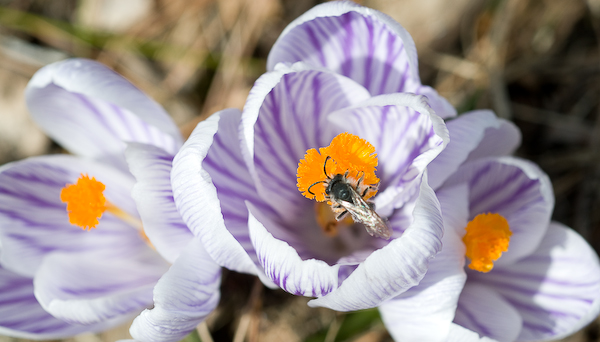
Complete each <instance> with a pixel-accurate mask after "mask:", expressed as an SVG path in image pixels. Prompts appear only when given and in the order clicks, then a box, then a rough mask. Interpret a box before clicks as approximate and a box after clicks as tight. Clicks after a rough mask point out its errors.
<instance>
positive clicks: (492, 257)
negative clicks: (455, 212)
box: [463, 213, 512, 273]
mask: <svg viewBox="0 0 600 342" xmlns="http://www.w3.org/2000/svg"><path fill="white" fill-rule="evenodd" d="M465 229H466V231H467V233H466V234H465V236H464V237H463V242H464V243H465V246H466V247H467V252H466V256H467V258H469V259H470V260H471V264H469V268H470V269H472V270H476V271H479V272H483V273H487V272H489V271H491V270H492V268H493V267H494V261H496V260H498V259H499V258H500V256H502V252H506V251H507V250H508V244H509V242H510V237H511V235H512V232H511V231H510V229H509V226H508V221H507V220H506V219H505V218H504V217H503V216H502V215H500V214H492V213H487V214H479V215H477V216H475V218H474V219H473V220H472V221H470V222H469V223H468V224H467V227H466V228H465Z"/></svg>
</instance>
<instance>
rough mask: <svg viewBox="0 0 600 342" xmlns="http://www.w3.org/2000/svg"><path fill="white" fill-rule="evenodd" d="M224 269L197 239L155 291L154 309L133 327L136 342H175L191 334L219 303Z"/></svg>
mask: <svg viewBox="0 0 600 342" xmlns="http://www.w3.org/2000/svg"><path fill="white" fill-rule="evenodd" d="M220 283H221V268H220V267H219V266H218V265H217V264H215V263H214V261H212V259H211V258H210V256H209V255H208V253H206V251H205V250H204V248H203V247H202V243H201V242H200V241H199V240H198V238H196V239H194V240H192V241H191V242H190V244H189V245H188V246H187V247H186V248H185V250H184V251H183V252H182V253H181V256H180V257H179V258H178V259H177V261H176V262H175V263H174V264H173V266H171V268H170V269H169V271H168V272H167V273H165V274H164V275H163V276H162V278H161V279H160V280H159V281H158V283H157V284H156V287H155V288H154V307H153V308H152V309H146V310H144V311H143V312H142V313H141V314H140V315H139V316H138V317H137V318H136V319H135V320H134V321H133V324H132V325H131V328H130V330H129V331H130V332H131V336H133V337H134V338H135V339H136V340H139V341H145V342H152V341H156V342H170V341H173V342H176V341H180V340H181V339H183V338H184V337H185V336H186V335H187V334H189V333H190V331H192V330H193V329H194V328H195V327H196V326H197V325H198V324H199V323H200V322H202V321H203V320H204V319H205V318H206V316H208V314H209V313H210V312H211V311H212V310H214V308H215V307H216V306H217V304H218V303H219V285H220Z"/></svg>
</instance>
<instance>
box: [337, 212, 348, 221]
mask: <svg viewBox="0 0 600 342" xmlns="http://www.w3.org/2000/svg"><path fill="white" fill-rule="evenodd" d="M347 214H348V210H344V211H343V212H342V213H341V214H339V215H338V216H337V217H336V218H335V219H336V220H338V221H339V220H341V219H343V218H344V217H345V216H346V215H347Z"/></svg>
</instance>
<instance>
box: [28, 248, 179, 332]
mask: <svg viewBox="0 0 600 342" xmlns="http://www.w3.org/2000/svg"><path fill="white" fill-rule="evenodd" d="M168 267H169V265H168V264H167V263H166V262H165V261H164V260H163V259H162V258H161V257H160V256H159V255H158V254H157V253H156V252H155V251H154V250H152V249H150V248H149V247H146V248H145V249H144V250H133V251H129V253H113V252H111V251H93V252H87V253H86V252H79V253H61V252H55V253H52V254H50V255H48V256H46V257H45V258H44V261H43V262H42V264H41V266H40V268H39V270H38V272H37V274H36V275H35V278H34V293H35V296H36V298H37V300H38V301H39V302H40V304H41V305H42V307H43V308H44V309H45V310H46V311H48V312H49V313H50V314H52V315H53V316H55V317H57V318H59V319H62V320H64V321H66V322H69V323H75V324H93V323H98V322H103V321H107V320H111V319H117V318H119V317H123V318H131V317H133V316H134V315H136V314H138V313H139V312H141V311H142V310H143V309H144V308H146V307H149V306H151V305H152V289H153V287H154V285H155V284H156V282H157V281H158V279H159V278H160V277H161V275H162V274H164V273H165V272H166V271H167V269H168Z"/></svg>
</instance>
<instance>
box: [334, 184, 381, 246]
mask: <svg viewBox="0 0 600 342" xmlns="http://www.w3.org/2000/svg"><path fill="white" fill-rule="evenodd" d="M350 189H351V194H352V202H354V203H350V202H346V201H338V202H337V203H339V204H340V205H341V206H342V207H344V209H346V210H348V212H349V213H350V215H352V218H353V219H354V221H355V222H361V223H362V224H364V225H365V229H366V230H367V233H369V235H371V236H376V237H380V238H383V239H386V240H388V239H389V238H390V237H391V236H392V233H391V231H390V229H389V228H388V226H387V225H386V224H385V222H384V221H383V219H382V218H381V216H379V215H378V214H377V213H376V212H375V210H373V209H372V208H371V206H370V205H369V204H368V203H367V202H366V201H365V200H364V199H363V198H362V197H361V196H360V195H359V194H358V193H357V192H356V191H355V190H354V189H352V188H350Z"/></svg>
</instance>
